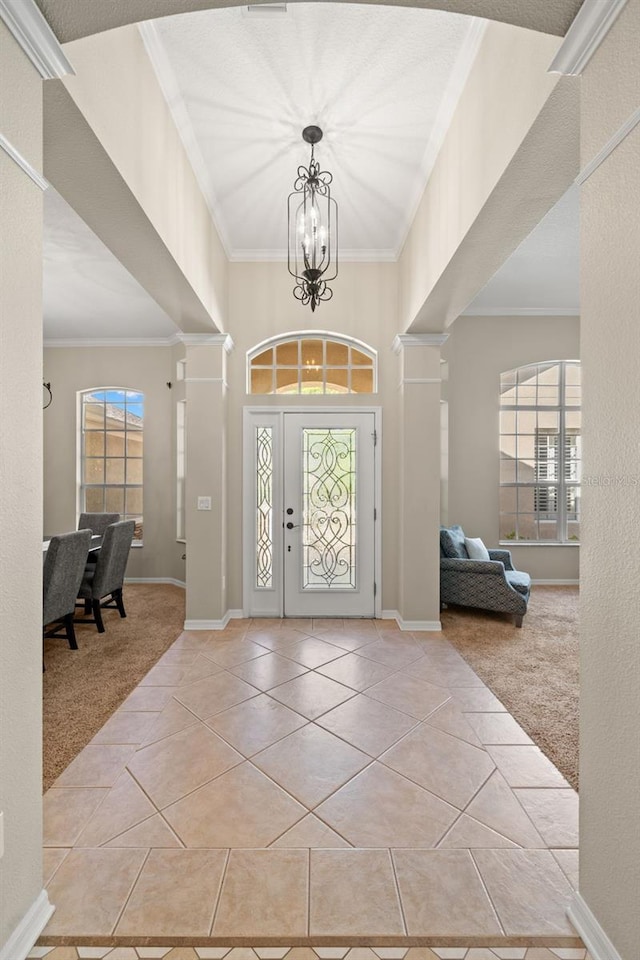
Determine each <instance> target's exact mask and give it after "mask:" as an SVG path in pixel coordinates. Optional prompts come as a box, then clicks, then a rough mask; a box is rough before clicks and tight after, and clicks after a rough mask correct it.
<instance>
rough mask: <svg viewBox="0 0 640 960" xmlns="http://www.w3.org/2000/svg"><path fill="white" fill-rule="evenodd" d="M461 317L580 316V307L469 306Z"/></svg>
mask: <svg viewBox="0 0 640 960" xmlns="http://www.w3.org/2000/svg"><path fill="white" fill-rule="evenodd" d="M460 316H461V317H579V316H580V308H579V307H467V309H466V310H463V311H462V313H461V314H460Z"/></svg>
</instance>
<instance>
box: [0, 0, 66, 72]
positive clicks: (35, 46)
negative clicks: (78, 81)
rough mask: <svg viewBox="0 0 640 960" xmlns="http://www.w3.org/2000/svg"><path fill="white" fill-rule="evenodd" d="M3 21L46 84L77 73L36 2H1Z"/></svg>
mask: <svg viewBox="0 0 640 960" xmlns="http://www.w3.org/2000/svg"><path fill="white" fill-rule="evenodd" d="M0 20H2V21H3V22H4V24H5V26H6V27H7V29H8V30H9V32H10V33H11V34H12V35H13V37H14V38H15V40H16V41H17V42H18V43H19V44H20V46H21V47H22V49H23V50H24V52H25V53H26V55H27V56H28V58H29V60H30V61H31V63H32V64H33V65H34V67H35V68H36V70H37V71H38V73H39V74H40V76H41V77H43V78H44V79H45V80H59V79H60V77H66V76H68V75H69V74H73V73H75V70H74V69H73V67H72V66H71V64H70V63H69V61H68V60H67V58H66V56H65V53H64V50H63V49H62V46H61V45H60V43H59V41H58V38H57V37H56V35H55V33H54V32H53V30H52V29H51V27H50V26H49V24H48V23H47V21H46V20H45V18H44V16H43V15H42V13H41V12H40V8H39V7H38V6H37V4H36V3H35V0H0Z"/></svg>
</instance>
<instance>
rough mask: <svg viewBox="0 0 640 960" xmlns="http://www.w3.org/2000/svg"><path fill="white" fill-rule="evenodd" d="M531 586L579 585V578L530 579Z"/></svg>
mask: <svg viewBox="0 0 640 960" xmlns="http://www.w3.org/2000/svg"><path fill="white" fill-rule="evenodd" d="M531 586H532V587H579V586H580V581H579V580H532V581H531Z"/></svg>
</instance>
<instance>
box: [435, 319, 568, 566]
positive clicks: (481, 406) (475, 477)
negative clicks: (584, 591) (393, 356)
mask: <svg viewBox="0 0 640 960" xmlns="http://www.w3.org/2000/svg"><path fill="white" fill-rule="evenodd" d="M579 338H580V322H579V318H578V317H458V319H457V320H456V322H455V323H454V324H453V326H452V327H451V335H450V337H449V340H448V341H447V343H446V344H445V346H444V348H443V356H444V357H446V359H447V360H448V384H447V395H448V401H449V403H448V416H449V504H448V522H449V523H459V524H461V526H462V527H464V529H465V532H467V535H468V536H474V537H481V538H482V539H483V540H484V542H485V543H486V544H487V546H497V544H498V539H499V536H498V531H499V502H498V488H499V479H500V465H499V443H498V430H499V419H498V412H499V408H500V374H501V373H503V372H505V371H507V370H513V369H514V368H515V367H519V366H522V365H523V364H526V363H538V362H541V361H543V360H577V359H579V353H580V342H579ZM510 549H511V550H512V553H513V558H514V563H515V566H516V567H518V568H519V569H521V570H526V571H527V572H528V573H530V574H531V576H532V577H533V578H534V579H536V580H577V579H578V576H579V548H578V547H575V546H552V547H544V546H532V547H525V546H518V545H517V544H515V543H514V544H513V545H512V546H511V547H510Z"/></svg>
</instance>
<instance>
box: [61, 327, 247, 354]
mask: <svg viewBox="0 0 640 960" xmlns="http://www.w3.org/2000/svg"><path fill="white" fill-rule="evenodd" d="M179 343H184V344H185V345H186V346H191V347H195V346H213V347H224V349H225V351H226V352H227V353H231V351H232V350H233V347H234V343H233V339H232V337H230V336H229V334H228V333H182V332H181V331H179V332H178V333H174V334H172V335H171V336H170V337H147V338H146V339H142V338H139V337H138V338H136V337H109V338H107V337H96V338H91V337H76V338H73V339H59V340H58V339H49V340H45V341H44V343H43V346H44V347H45V349H48V350H50V349H52V348H53V349H55V348H58V349H67V350H68V349H70V348H72V347H175V346H176V345H177V344H179Z"/></svg>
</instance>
